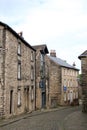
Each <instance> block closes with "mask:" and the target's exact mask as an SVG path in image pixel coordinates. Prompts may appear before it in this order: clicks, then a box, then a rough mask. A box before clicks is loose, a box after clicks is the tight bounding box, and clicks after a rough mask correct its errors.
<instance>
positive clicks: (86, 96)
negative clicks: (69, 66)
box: [78, 50, 87, 112]
mask: <svg viewBox="0 0 87 130" xmlns="http://www.w3.org/2000/svg"><path fill="white" fill-rule="evenodd" d="M78 58H79V59H80V60H81V70H82V74H81V75H82V77H81V82H82V83H81V86H82V111H83V112H87V50H86V51H85V52H83V53H82V54H81V55H80V56H79V57H78Z"/></svg>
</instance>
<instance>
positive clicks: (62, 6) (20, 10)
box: [0, 0, 87, 69]
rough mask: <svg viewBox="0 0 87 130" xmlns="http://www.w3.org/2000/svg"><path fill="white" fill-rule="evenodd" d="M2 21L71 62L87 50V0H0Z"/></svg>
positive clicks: (31, 40) (32, 43) (76, 61)
mask: <svg viewBox="0 0 87 130" xmlns="http://www.w3.org/2000/svg"><path fill="white" fill-rule="evenodd" d="M0 21H2V22H4V23H6V24H8V25H9V26H10V27H12V28H13V29H14V30H15V31H16V32H20V31H23V37H24V39H25V40H27V42H29V43H30V45H37V44H46V45H47V47H48V49H49V51H50V50H51V49H53V50H56V53H57V57H59V58H61V59H64V60H66V61H67V62H68V63H69V64H72V63H73V62H75V63H76V65H77V66H76V67H77V68H79V69H80V60H79V59H78V56H79V55H80V54H81V53H83V52H84V51H85V50H86V49H87V0H0Z"/></svg>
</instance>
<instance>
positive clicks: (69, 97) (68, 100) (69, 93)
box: [67, 92, 70, 101]
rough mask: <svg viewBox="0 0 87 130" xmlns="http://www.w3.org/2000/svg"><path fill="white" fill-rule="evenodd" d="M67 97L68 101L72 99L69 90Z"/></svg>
mask: <svg viewBox="0 0 87 130" xmlns="http://www.w3.org/2000/svg"><path fill="white" fill-rule="evenodd" d="M67 98H68V101H69V100H70V93H69V92H68V97H67Z"/></svg>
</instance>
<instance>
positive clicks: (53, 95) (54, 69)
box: [46, 57, 61, 107]
mask: <svg viewBox="0 0 87 130" xmlns="http://www.w3.org/2000/svg"><path fill="white" fill-rule="evenodd" d="M46 64H48V67H49V86H48V89H49V90H48V94H47V95H49V107H57V105H58V104H60V94H61V69H60V67H59V65H57V64H56V63H54V62H53V61H51V60H50V59H49V58H48V57H46Z"/></svg>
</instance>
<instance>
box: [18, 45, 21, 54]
mask: <svg viewBox="0 0 87 130" xmlns="http://www.w3.org/2000/svg"><path fill="white" fill-rule="evenodd" d="M18 55H21V43H18Z"/></svg>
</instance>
